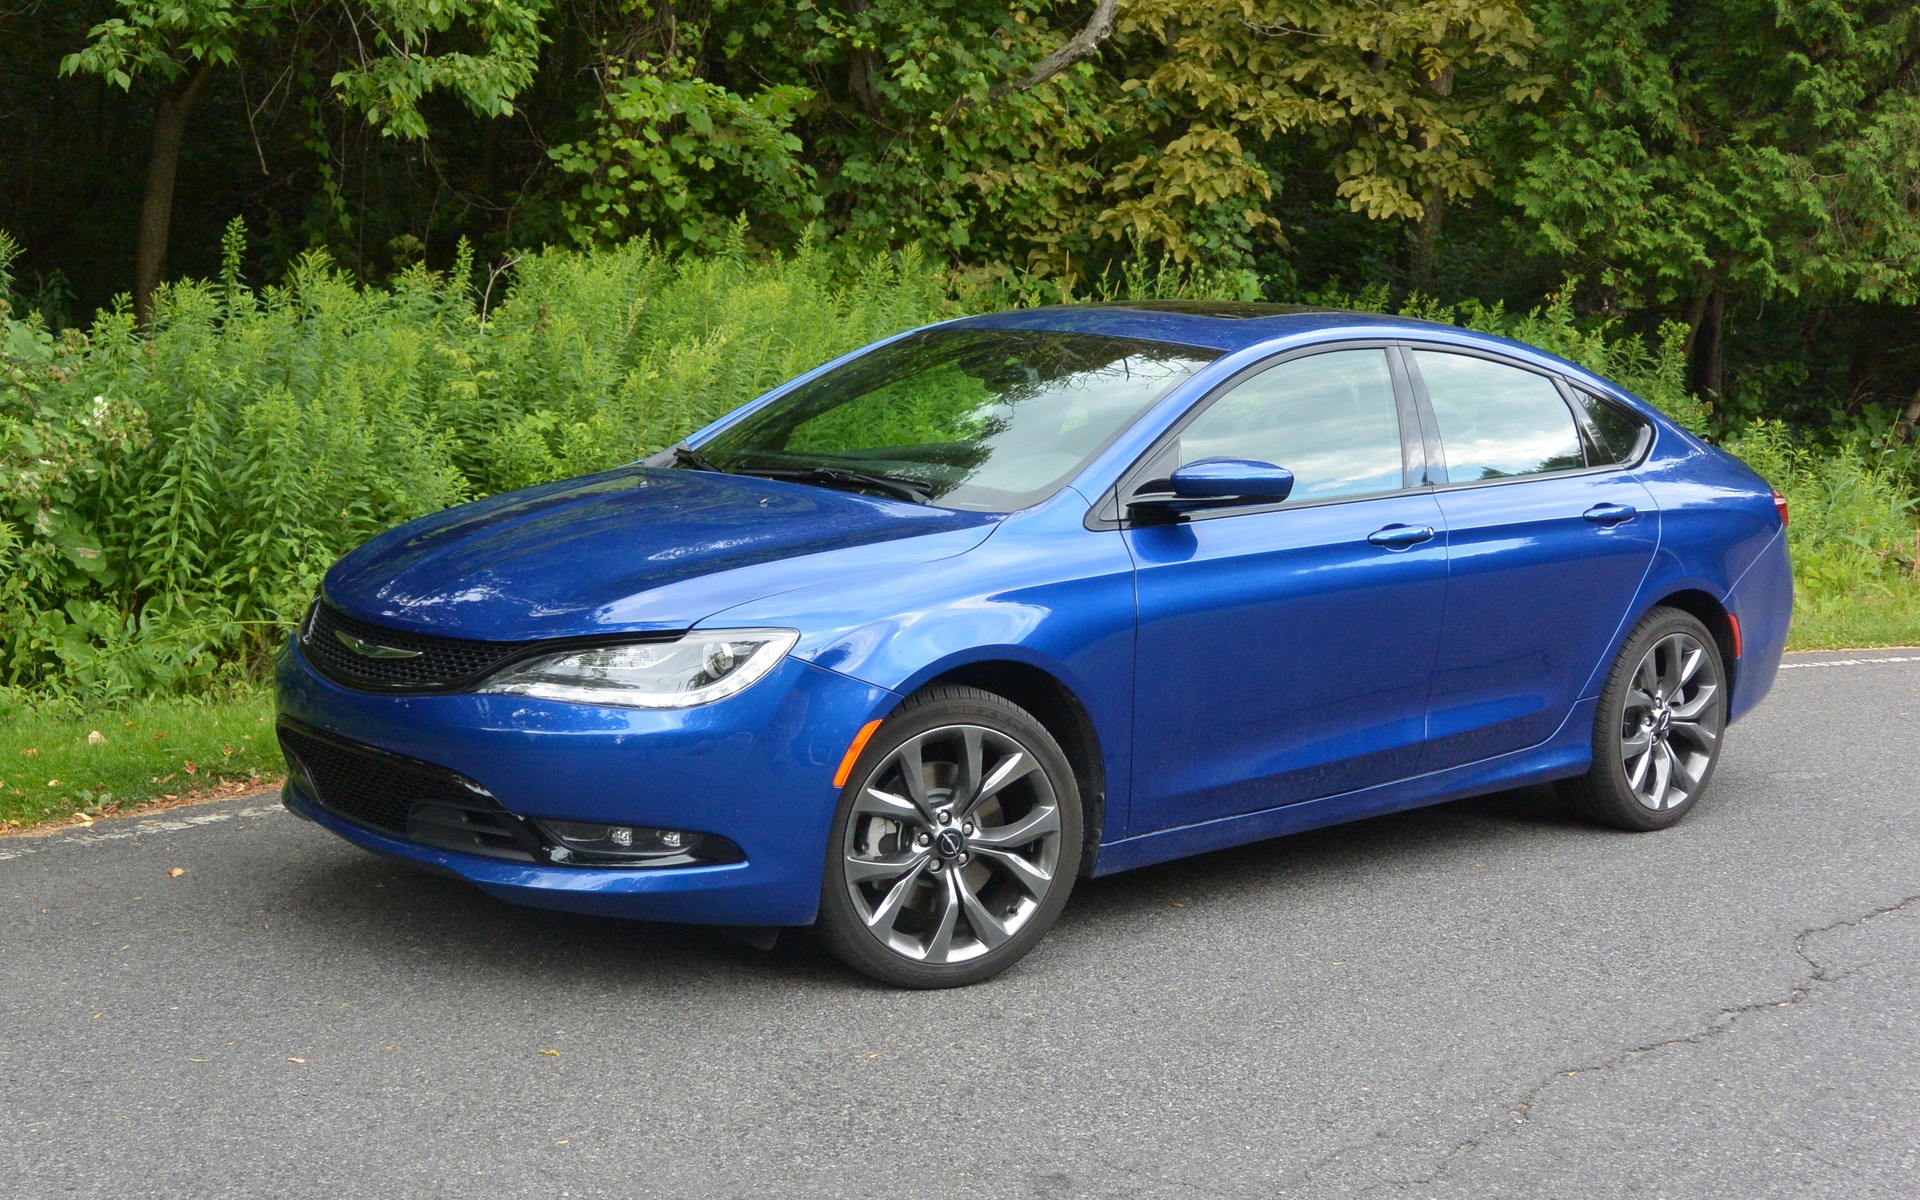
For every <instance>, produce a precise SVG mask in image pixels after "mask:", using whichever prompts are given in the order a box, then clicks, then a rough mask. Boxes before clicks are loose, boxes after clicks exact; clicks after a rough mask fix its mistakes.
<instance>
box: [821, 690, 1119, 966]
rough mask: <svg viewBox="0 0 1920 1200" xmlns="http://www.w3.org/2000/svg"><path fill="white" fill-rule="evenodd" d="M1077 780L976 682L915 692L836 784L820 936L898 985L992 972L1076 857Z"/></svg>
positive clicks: (1047, 912)
mask: <svg viewBox="0 0 1920 1200" xmlns="http://www.w3.org/2000/svg"><path fill="white" fill-rule="evenodd" d="M1080 839H1081V811H1080V793H1079V789H1078V788H1077V787H1075V785H1074V778H1073V770H1072V768H1071V766H1070V765H1069V764H1068V762H1067V759H1066V756H1065V755H1064V754H1063V753H1061V751H1060V747H1059V745H1058V744H1057V743H1056V742H1055V741H1054V739H1053V737H1052V735H1051V734H1049V733H1048V732H1047V730H1046V727H1045V726H1043V725H1041V724H1040V723H1039V722H1038V721H1036V720H1035V719H1034V718H1033V717H1032V715H1031V714H1029V713H1028V712H1027V711H1026V710H1025V709H1022V708H1020V707H1019V706H1018V705H1016V704H1013V703H1012V702H1010V701H1008V700H1006V699H1004V698H1002V697H999V696H995V695H993V694H991V693H989V692H983V691H980V690H979V689H977V688H967V687H937V688H931V689H929V690H927V691H926V692H923V693H921V694H919V695H916V696H914V697H912V698H911V699H909V700H908V701H907V702H906V703H905V704H903V705H901V706H900V708H899V709H898V710H897V711H896V712H895V713H894V714H893V715H892V716H891V717H889V718H887V721H886V723H885V724H883V725H882V726H881V727H880V729H879V732H878V733H877V734H876V735H875V737H874V739H873V741H872V742H871V743H869V745H868V746H867V748H866V750H865V751H864V752H863V753H862V754H861V757H860V762H859V763H858V764H856V767H855V770H854V774H853V777H852V779H851V780H850V781H849V782H848V784H847V786H846V788H845V789H844V790H843V791H842V793H841V796H840V806H839V809H838V810H837V812H836V813H835V816H834V824H833V834H832V837H831V839H830V840H829V843H828V851H827V863H826V872H825V878H824V880H823V882H822V887H821V895H820V926H819V932H820V937H821V941H822V942H823V943H824V944H825V945H826V947H827V949H828V950H830V951H832V952H833V954H834V955H835V956H837V957H838V958H840V959H841V960H842V961H844V962H846V963H847V964H848V965H850V966H852V967H854V968H856V969H858V970H860V971H863V972H865V973H866V974H868V975H871V976H872V977H874V978H875V979H878V980H880V981H882V982H884V983H890V984H894V985H896V986H899V987H915V988H939V987H958V986H961V985H963V984H969V983H976V982H978V981H980V980H982V979H986V978H988V977H989V976H992V975H997V974H999V973H1000V972H1001V971H1004V970H1006V969H1007V968H1008V967H1010V966H1012V965H1013V964H1014V963H1016V962H1018V961H1019V960H1020V959H1021V958H1022V957H1024V956H1025V955H1026V954H1027V952H1028V951H1029V950H1031V949H1033V947H1034V945H1035V944H1036V943H1038V942H1039V940H1040V939H1041V937H1042V936H1043V935H1044V934H1045V933H1046V931H1047V928H1048V927H1049V926H1051V925H1052V924H1053V922H1054V918H1055V917H1057V916H1059V914H1060V910H1061V908H1062V907H1064V906H1065V904H1066V902H1067V894H1068V893H1069V892H1070V891H1072V889H1073V880H1074V876H1075V874H1076V873H1077V872H1078V870H1079V867H1080V849H1081V847H1080Z"/></svg>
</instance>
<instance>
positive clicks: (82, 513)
mask: <svg viewBox="0 0 1920 1200" xmlns="http://www.w3.org/2000/svg"><path fill="white" fill-rule="evenodd" d="M241 251H242V246H241V230H240V229H239V228H238V227H237V226H236V227H234V228H232V229H230V230H229V235H228V239H227V254H226V261H227V267H226V269H225V270H224V271H223V273H222V278H220V279H219V280H217V281H212V282H183V283H179V284H175V285H172V286H170V287H168V288H165V289H163V290H162V292H161V294H160V295H159V297H158V301H157V305H156V313H155V317H154V321H153V323H152V325H151V327H150V328H148V329H146V330H136V329H135V327H134V323H133V320H132V318H131V316H130V315H129V314H128V313H127V312H126V311H125V310H124V309H123V308H121V309H115V310H112V311H108V312H104V313H102V314H101V315H100V316H99V317H98V318H97V319H96V320H95V321H94V323H93V326H92V327H91V329H89V330H87V331H86V332H84V333H82V332H80V331H77V330H67V331H65V332H63V333H61V334H59V335H57V336H56V335H55V334H53V333H51V332H50V331H49V330H48V328H47V327H46V324H45V322H44V320H43V319H42V318H41V317H40V316H39V315H38V314H37V313H26V314H24V315H22V314H18V313H16V311H15V310H14V309H12V308H11V307H9V302H8V300H7V295H8V292H7V278H6V265H7V262H8V261H9V260H10V259H11V258H12V257H13V254H14V247H13V245H12V243H11V242H9V241H7V240H6V239H5V238H4V235H0V685H11V686H16V687H26V688H32V689H34V690H35V692H36V694H39V695H42V696H52V697H61V696H67V697H73V696H84V697H85V698H87V699H88V700H89V701H90V702H95V703H97V702H100V701H102V700H112V699H114V698H125V697H132V696H141V695H152V694H158V693H167V692H190V691H205V690H208V689H209V688H216V689H217V688H218V687H221V686H227V685H233V684H240V683H245V682H246V681H249V680H257V679H259V678H260V677H261V675H262V674H263V673H264V667H265V665H266V662H267V659H268V657H269V655H270V653H271V651H272V650H273V648H274V647H275V646H276V645H277V644H278V642H279V641H280V639H281V638H282V637H283V636H284V630H285V628H286V627H287V626H288V625H289V624H291V623H292V622H293V621H294V620H296V619H298V617H299V615H300V613H301V612H302V610H303V609H304V607H305V605H306V603H307V601H308V599H309V598H310V597H311V596H312V595H313V592H314V590H315V588H316V587H317V585H318V583H319V579H320V576H321V575H322V574H323V572H324V571H325V569H326V567H327V566H328V565H329V564H331V563H332V562H333V561H334V559H336V558H337V557H339V556H340V555H341V554H343V553H345V552H346V551H347V550H348V549H350V548H352V547H353V546H355V545H357V544H359V543H360V542H362V541H364V540H366V539H367V538H369V537H371V536H372V535H374V534H375V533H378V532H380V531H381V530H383V529H387V528H389V527H391V526H393V525H395V524H398V523H400V522H403V521H406V520H409V519H411V518H414V517H417V516H420V515H423V514H425V513H429V512H432V511H435V510H437V509H441V508H444V507H446V506H448V505H451V504H455V503H458V502H460V501H462V500H466V499H470V498H472V497H475V496H481V495H486V494H489V493H493V492H498V491H502V490H506V489H511V488H517V487H522V486H525V485H528V484H533V483H539V482H543V481H546V480H550V479H556V478H562V477H565V476H569V475H576V474H581V473H585V472H589V471H595V470H601V469H605V468H608V467H612V466H615V465H618V464H620V463H623V462H629V461H631V460H633V459H635V458H637V457H640V456H642V455H644V454H646V453H648V452H650V451H652V450H656V449H659V448H661V447H663V446H666V445H669V444H671V443H672V442H673V441H675V440H677V439H679V438H680V437H682V436H684V435H685V434H686V433H688V432H690V431H691V430H693V429H695V428H697V427H699V426H701V425H703V424H705V423H707V422H708V421H710V420H712V419H714V418H715V417H718V416H720V415H721V414H723V413H725V412H727V411H728V410H730V409H732V408H734V407H735V406H737V405H739V404H741V403H742V402H744V401H746V400H748V399H751V398H752V397H753V396H755V395H756V394H758V393H760V392H762V391H764V390H766V389H767V388H769V387H771V386H773V385H775V384H777V383H780V382H782V381H784V380H786V379H789V378H791V377H792V376H794V375H796V374H798V373H800V372H802V371H804V370H806V369H808V368H810V367H813V366H815V365H817V364H819V363H821V362H824V361H826V360H828V359H831V358H834V357H836V356H838V355H840V354H842V353H845V352H846V351H848V350H852V349H854V348H857V347H859V346H861V345H864V344H866V343H868V342H870V341H873V340H875V339H877V338H880V337H882V336H885V335H887V334H891V333H894V332H897V331H899V330H902V329H906V328H909V327H912V326H915V325H920V324H924V323H926V322H929V321H932V320H937V319H939V318H942V317H945V316H950V315H957V314H959V313H962V312H965V311H970V310H977V309H984V308H994V307H1004V306H1008V305H1010V304H1014V303H1028V302H1034V301H1054V300H1060V299H1071V298H1072V297H1068V296H1064V295H1061V294H1060V293H1059V292H1058V290H1057V285H1055V284H1051V283H1047V282H1046V281H1036V280H1034V279H1031V278H1024V277H1021V276H1019V275H1018V274H1017V273H1013V272H1007V273H1003V274H1001V275H998V276H993V277H986V278H982V277H977V276H976V277H973V278H971V279H962V278H959V277H956V276H954V275H951V274H949V273H948V272H946V271H944V270H941V269H936V268H935V267H934V266H932V265H930V264H928V263H926V262H924V261H922V260H921V259H920V258H919V257H918V256H917V255H915V254H913V253H911V252H909V253H905V254H901V255H897V256H884V257H879V258H874V259H871V260H868V261H865V262H852V263H849V262H845V261H843V260H841V259H840V258H839V257H838V256H836V255H834V254H833V253H830V252H829V251H828V250H827V249H826V248H825V247H823V246H821V245H819V244H818V243H817V242H815V241H814V240H813V239H811V238H806V239H803V240H802V242H801V243H800V245H799V247H798V249H797V250H796V251H795V252H794V253H793V254H792V255H790V256H786V257H776V258H756V257H752V256H749V255H748V254H747V253H746V250H745V248H744V236H743V234H742V233H741V231H740V230H739V229H738V228H737V227H736V230H735V232H734V234H733V236H732V237H731V239H730V240H729V241H727V242H726V243H725V244H724V245H723V247H722V249H721V250H720V252H718V253H715V254H712V255H708V256H704V257H699V256H691V255H688V256H677V257H676V256H671V255H667V254H664V253H662V252H661V251H660V250H658V249H657V248H656V247H654V246H652V245H650V244H649V243H646V242H633V243H628V244H625V245H621V246H616V247H612V248H607V249H596V250H590V251H583V252H568V251H560V250H548V251H544V252H541V253H537V254H531V255H528V256H525V257H523V258H522V259H520V260H518V261H517V263H515V264H514V265H513V266H512V268H511V270H510V271H496V272H493V273H491V274H487V275H481V276H476V274H475V272H474V270H473V264H472V263H471V261H469V260H468V259H467V258H466V257H465V256H464V255H463V257H462V260H461V261H460V262H458V263H457V264H456V265H455V267H454V269H453V270H452V271H451V272H450V273H449V274H447V275H439V274H435V273H432V272H428V271H425V270H423V269H415V270H412V271H409V272H406V273H404V274H402V275H400V276H399V277H397V278H396V279H394V280H393V281H392V282H391V283H389V284H387V285H385V286H368V285H362V284H359V283H356V282H354V281H353V280H351V279H349V278H347V277H346V276H345V275H344V274H342V273H341V272H339V271H337V270H335V269H334V268H333V267H332V266H331V265H330V264H329V262H328V261H327V259H326V258H325V257H324V256H323V255H319V254H312V255H309V256H308V257H306V258H305V259H303V260H301V261H300V262H299V264H298V265H297V266H296V267H295V269H294V270H293V271H292V273H291V274H290V275H289V277H288V278H287V280H286V281H285V282H284V283H283V284H281V285H278V286H273V287H267V288H263V289H260V290H254V289H252V288H249V287H248V286H246V285H245V284H244V283H243V282H242V281H241V280H240V278H239V272H238V263H239V262H240V260H241ZM472 279H478V285H477V286H470V285H469V282H468V281H469V280H472ZM1099 291H1100V294H1101V295H1105V296H1109V297H1110V296H1114V295H1121V296H1129V297H1154V298H1164V297H1172V296H1193V295H1204V296H1208V297H1215V298H1248V297H1251V296H1252V295H1254V294H1256V289H1255V287H1254V282H1253V281H1252V280H1251V278H1249V277H1246V276H1244V275H1242V274H1237V273H1227V274H1218V275H1216V274H1206V273H1197V272H1191V271H1186V270H1183V269H1179V268H1175V267H1172V266H1169V265H1168V264H1165V263H1161V264H1158V265H1157V266H1156V265H1154V264H1151V263H1149V262H1147V261H1145V260H1140V261H1136V262H1134V263H1133V264H1131V265H1130V266H1129V267H1128V268H1127V269H1126V270H1125V271H1124V273H1123V274H1122V275H1121V277H1119V278H1117V279H1114V280H1112V281H1110V282H1109V283H1108V284H1107V285H1105V286H1104V287H1102V288H1101V289H1099ZM1320 299H1322V300H1323V301H1324V300H1329V299H1332V300H1335V301H1336V302H1344V303H1345V304H1347V305H1348V306H1350V307H1362V308H1376V309H1378V308H1384V307H1386V301H1387V297H1386V294H1385V292H1384V291H1379V292H1372V293H1367V294H1363V295H1361V296H1358V297H1322V298H1320ZM1401 311H1403V312H1406V313H1408V314H1409V315H1414V316H1421V317H1427V318H1431V319H1436V320H1444V321H1452V322H1456V323H1459V324H1464V325H1468V326H1470V327H1473V328H1476V329H1482V330H1486V331H1489V332H1494V333H1501V334H1505V335H1508V336H1511V337H1515V338H1518V339H1520V340H1523V341H1528V342H1532V343H1534V344H1537V345H1540V346H1543V347H1545V348H1547V349H1550V350H1554V351H1557V352H1559V353H1561V354H1563V355H1565V356H1566V357H1568V358H1570V359H1573V360H1575V361H1577V362H1581V363H1583V364H1585V365H1587V366H1589V367H1592V368H1593V369H1595V370H1597V371H1599V372H1601V373H1602V374H1605V375H1607V376H1609V377H1611V378H1613V379H1616V380H1618V381H1619V382H1620V383H1622V384H1624V385H1625V386H1627V387H1629V388H1631V389H1633V390H1635V391H1636V392H1638V393H1639V394H1641V395H1643V396H1646V397H1647V398H1648V399H1650V400H1652V401H1654V402H1655V403H1656V404H1659V405H1661V406H1662V407H1664V408H1666V409H1667V411H1669V412H1671V413H1673V414H1674V415H1675V416H1677V417H1678V418H1680V419H1681V420H1682V421H1684V422H1686V423H1687V424H1689V425H1691V426H1693V427H1695V428H1700V427H1702V426H1703V425H1704V420H1705V413H1704V410H1703V409H1702V408H1701V406H1700V405H1699V404H1698V403H1697V402H1696V401H1695V400H1694V399H1693V398H1692V397H1691V396H1690V395H1688V393H1687V392H1686V390H1685V387H1684V377H1685V374H1684V355H1683V353H1682V349H1681V345H1682V343H1681V338H1680V335H1679V332H1678V331H1677V330H1676V329H1675V328H1672V327H1669V328H1667V329H1665V330H1663V331H1662V332H1661V335H1660V337H1659V338H1658V339H1657V341H1656V342H1654V343H1653V344H1651V345H1649V344H1647V343H1645V342H1643V341H1642V340H1641V339H1639V338H1637V337H1632V336H1626V335H1623V334H1622V333H1621V332H1620V331H1619V330H1618V329H1617V328H1614V327H1612V326H1609V325H1598V326H1595V325H1592V324H1590V323H1583V322H1581V321H1578V320H1576V319H1575V317H1574V314H1573V309H1572V303H1571V297H1570V296H1569V295H1567V294H1564V293H1563V294H1562V295H1560V296H1558V297H1555V298H1554V299H1552V300H1551V301H1550V302H1549V303H1548V304H1547V305H1545V306H1544V307H1542V308H1540V309H1537V310H1534V311H1533V312H1530V313H1527V314H1524V315H1514V314H1510V313H1507V312H1505V311H1504V310H1503V309H1500V308H1497V307H1494V308H1489V307H1487V306H1484V305H1479V304H1475V303H1472V302H1466V303H1461V304H1457V305H1441V304H1438V303H1435V302H1433V301H1430V300H1425V299H1421V298H1417V297H1416V298H1414V299H1413V300H1411V301H1409V302H1408V303H1406V304H1404V305H1402V306H1401ZM1737 448H1738V449H1740V450H1741V452H1742V453H1746V454H1748V455H1749V456H1750V457H1752V458H1753V459H1754V460H1755V462H1756V465H1759V466H1760V467H1761V469H1762V470H1763V471H1764V472H1767V473H1769V475H1770V477H1771V478H1774V479H1776V481H1779V482H1781V486H1782V487H1783V488H1785V489H1786V490H1787V491H1788V493H1789V495H1790V496H1791V497H1792V498H1793V501H1794V506H1795V514H1796V521H1795V525H1794V538H1795V549H1796V553H1797V554H1798V555H1799V563H1800V574H1801V586H1802V595H1803V600H1802V603H1803V605H1808V606H1810V607H1809V608H1808V609H1807V610H1806V611H1809V612H1812V613H1815V614H1816V615H1817V614H1818V613H1819V612H1821V611H1825V610H1823V609H1822V608H1821V606H1823V605H1825V606H1830V607H1832V609H1833V611H1834V612H1839V611H1841V610H1843V609H1845V607H1846V605H1847V604H1848V603H1849V600H1848V598H1849V597H1852V596H1859V595H1871V596H1877V597H1881V598H1882V600H1883V601H1884V604H1883V607H1884V608H1885V610H1886V613H1888V614H1891V615H1890V616H1888V617H1887V619H1886V620H1885V621H1882V622H1881V623H1880V624H1879V625H1875V626H1873V628H1874V629H1879V630H1881V633H1880V634H1877V635H1873V636H1876V637H1896V636H1911V633H1907V634H1897V633H1887V632H1886V630H1891V629H1908V630H1911V629H1912V627H1913V626H1914V625H1915V624H1916V623H1920V622H1916V620H1915V618H1914V616H1913V612H1912V609H1913V598H1914V596H1915V587H1914V584H1913V580H1912V570H1913V568H1912V559H1913V548H1912V535H1913V524H1912V508H1911V501H1910V500H1908V499H1907V497H1908V496H1910V495H1911V488H1909V487H1903V486H1902V484H1901V475H1900V471H1902V470H1911V469H1912V467H1913V464H1912V463H1911V462H1907V463H1905V464H1904V465H1903V464H1902V463H1894V462H1889V461H1883V460H1882V459H1870V458H1869V457H1867V456H1865V455H1863V454H1862V453H1859V452H1845V453H1841V454H1837V455H1814V454H1811V453H1808V452H1806V451H1804V450H1801V449H1798V448H1796V446H1795V443H1794V442H1793V440H1792V438H1791V437H1789V435H1788V434H1787V432H1786V431H1785V430H1784V429H1782V428H1780V427H1778V426H1764V425H1763V426H1758V427H1755V429H1753V430H1752V431H1750V432H1748V433H1747V434H1745V435H1743V437H1742V439H1741V440H1740V441H1739V442H1738V443H1737ZM1902 622H1905V624H1904V625H1903V624H1902ZM1846 628H1852V627H1845V626H1842V625H1833V624H1832V623H1831V622H1829V626H1828V632H1827V634H1825V635H1823V636H1831V637H1839V636H1843V632H1842V631H1843V630H1844V629H1846ZM1859 628H1860V630H1861V632H1860V634H1859V636H1867V635H1868V634H1870V633H1871V630H1869V629H1867V628H1866V627H1859Z"/></svg>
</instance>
